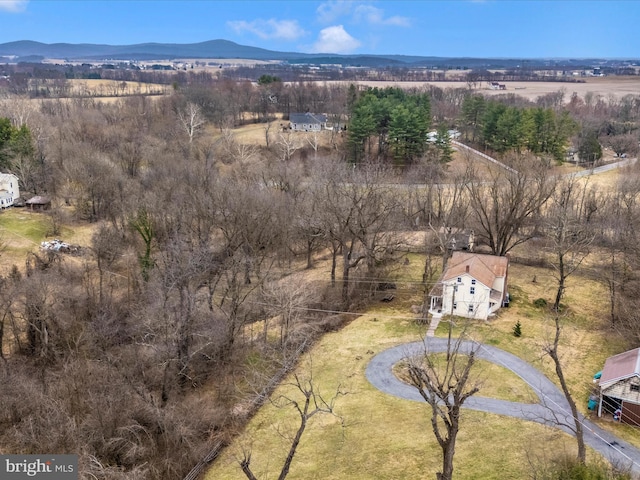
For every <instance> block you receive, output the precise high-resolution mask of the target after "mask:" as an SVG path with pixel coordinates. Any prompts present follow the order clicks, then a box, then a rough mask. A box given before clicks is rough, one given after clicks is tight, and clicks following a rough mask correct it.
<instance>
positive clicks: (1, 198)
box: [0, 173, 20, 208]
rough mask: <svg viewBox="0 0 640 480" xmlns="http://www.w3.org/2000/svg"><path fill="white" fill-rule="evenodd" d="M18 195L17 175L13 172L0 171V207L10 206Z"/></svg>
mask: <svg viewBox="0 0 640 480" xmlns="http://www.w3.org/2000/svg"><path fill="white" fill-rule="evenodd" d="M18 197H20V189H19V188H18V177H16V176H15V175H14V174H13V173H0V208H9V207H11V206H12V205H13V202H15V201H16V199H18Z"/></svg>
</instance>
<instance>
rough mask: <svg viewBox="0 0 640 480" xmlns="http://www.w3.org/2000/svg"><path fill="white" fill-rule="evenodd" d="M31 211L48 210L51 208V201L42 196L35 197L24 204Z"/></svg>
mask: <svg viewBox="0 0 640 480" xmlns="http://www.w3.org/2000/svg"><path fill="white" fill-rule="evenodd" d="M24 203H25V205H26V206H27V207H28V208H30V209H31V210H34V211H35V210H49V209H50V208H51V199H50V198H49V197H46V196H44V195H36V196H35V197H31V198H30V199H29V200H27V201H26V202H24Z"/></svg>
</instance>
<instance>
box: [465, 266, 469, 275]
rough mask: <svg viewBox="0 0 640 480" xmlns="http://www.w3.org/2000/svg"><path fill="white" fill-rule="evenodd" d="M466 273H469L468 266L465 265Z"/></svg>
mask: <svg viewBox="0 0 640 480" xmlns="http://www.w3.org/2000/svg"><path fill="white" fill-rule="evenodd" d="M466 271H467V273H469V265H467V267H466Z"/></svg>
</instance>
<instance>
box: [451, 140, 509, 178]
mask: <svg viewBox="0 0 640 480" xmlns="http://www.w3.org/2000/svg"><path fill="white" fill-rule="evenodd" d="M451 143H452V144H454V145H455V146H457V147H462V148H466V149H467V150H469V151H470V152H473V153H475V154H476V155H479V156H481V157H482V158H484V159H485V160H489V161H490V162H492V163H495V164H496V165H498V166H499V167H502V168H504V169H505V170H507V171H508V172H511V173H518V171H517V170H515V169H513V168H511V167H509V166H508V165H505V164H504V163H502V162H499V161H498V160H496V159H495V158H493V157H490V156H489V155H487V154H486V153H482V152H480V151H479V150H476V149H475V148H471V147H470V146H468V145H465V144H464V143H460V142H458V141H456V140H451Z"/></svg>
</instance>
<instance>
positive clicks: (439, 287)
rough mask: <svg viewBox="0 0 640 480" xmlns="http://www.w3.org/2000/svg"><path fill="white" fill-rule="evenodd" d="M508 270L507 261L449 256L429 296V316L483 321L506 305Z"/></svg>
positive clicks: (475, 255) (493, 257) (458, 254)
mask: <svg viewBox="0 0 640 480" xmlns="http://www.w3.org/2000/svg"><path fill="white" fill-rule="evenodd" d="M508 269H509V259H508V258H507V257H498V256H496V255H483V254H478V253H468V252H461V251H457V252H453V255H452V257H451V258H450V259H449V261H448V262H447V267H446V269H445V271H444V274H443V275H442V277H441V279H440V281H439V282H438V283H437V284H436V285H435V286H434V288H433V290H432V291H431V292H430V296H431V304H430V309H429V312H430V313H432V314H439V315H455V316H458V317H466V318H475V319H482V320H486V319H487V318H488V317H489V316H490V315H492V314H494V313H495V312H496V311H498V309H500V307H502V306H503V305H506V304H507V303H508V301H509V296H508V293H507V274H508Z"/></svg>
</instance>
